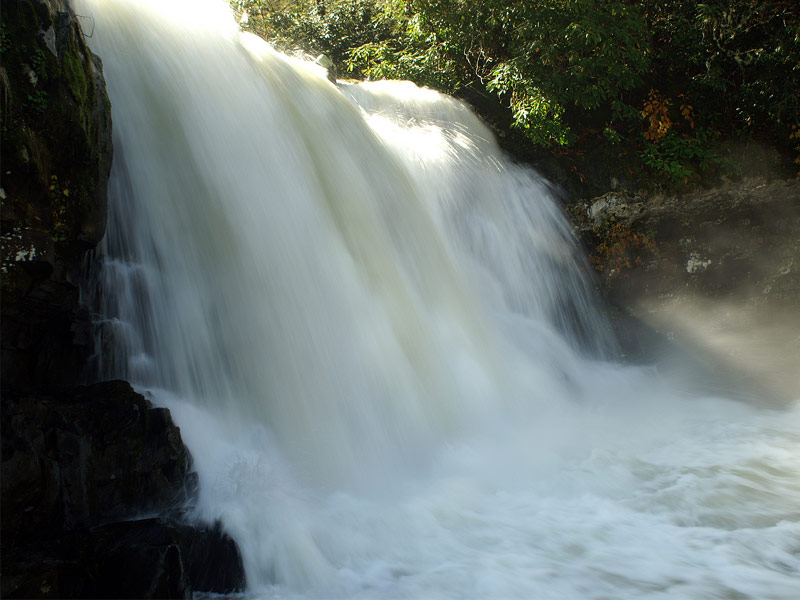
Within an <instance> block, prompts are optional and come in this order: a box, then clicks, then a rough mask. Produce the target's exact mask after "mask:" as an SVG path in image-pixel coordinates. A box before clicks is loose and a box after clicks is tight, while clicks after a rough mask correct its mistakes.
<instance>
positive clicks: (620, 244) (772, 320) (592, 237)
mask: <svg viewBox="0 0 800 600" xmlns="http://www.w3.org/2000/svg"><path fill="white" fill-rule="evenodd" d="M573 215H574V216H575V217H576V221H577V222H578V229H579V233H580V235H581V236H582V238H583V240H584V242H585V243H586V245H587V247H588V248H589V251H590V254H591V257H592V261H593V263H594V264H595V266H596V267H597V269H598V271H599V273H600V277H601V281H602V288H603V291H604V293H605V295H606V296H607V297H608V298H609V300H610V301H611V303H612V304H613V305H614V306H615V307H616V308H617V312H616V317H617V319H616V321H617V329H618V331H620V332H621V334H622V338H623V341H624V342H626V343H627V348H628V351H629V352H630V353H631V354H641V352H642V349H643V347H644V345H641V344H640V345H638V346H637V344H636V342H637V341H641V340H642V332H643V331H647V332H649V334H648V335H647V340H646V344H645V345H646V346H649V347H651V348H652V347H654V342H656V345H658V342H659V341H661V342H664V343H662V344H661V346H662V347H663V346H664V345H671V346H677V347H679V348H680V350H681V352H682V353H684V355H687V356H692V359H691V360H692V361H694V360H696V359H698V358H699V357H713V361H712V362H714V363H715V365H712V366H713V368H714V369H720V370H721V371H722V372H724V373H725V374H724V376H725V377H727V378H730V380H731V381H735V382H736V385H737V386H740V387H741V389H742V390H745V389H747V390H752V391H755V392H756V393H759V394H767V395H769V396H772V397H775V398H778V399H793V398H797V397H800V374H798V370H797V357H798V356H800V180H796V179H795V180H769V179H766V178H763V177H762V178H750V179H745V180H743V181H739V182H728V183H727V184H725V185H722V186H720V187H718V188H714V189H710V190H699V191H695V192H692V193H689V194H684V195H681V196H652V197H644V196H641V197H640V196H636V195H633V194H625V193H609V194H605V195H604V196H600V197H598V198H595V199H593V200H591V201H588V202H582V203H579V204H578V205H576V206H575V207H573ZM627 317H633V318H634V319H635V321H636V322H638V323H642V324H644V325H645V326H646V327H645V328H639V329H638V330H634V329H631V328H630V327H629V323H630V322H629V321H627V319H626V318H627ZM667 342H668V343H667ZM692 349H693V350H696V351H697V352H692V351H691V350H692ZM687 351H688V352H689V354H686V352H687ZM648 358H651V357H648ZM703 360H705V359H703Z"/></svg>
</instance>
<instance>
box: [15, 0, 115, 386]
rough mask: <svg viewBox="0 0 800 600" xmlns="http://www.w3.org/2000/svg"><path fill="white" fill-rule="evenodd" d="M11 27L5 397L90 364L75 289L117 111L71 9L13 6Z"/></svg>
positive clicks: (30, 0)
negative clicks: (113, 111) (8, 391)
mask: <svg viewBox="0 0 800 600" xmlns="http://www.w3.org/2000/svg"><path fill="white" fill-rule="evenodd" d="M2 25H3V29H2V46H3V47H2V52H3V66H2V69H0V84H2V94H0V97H1V98H2V103H3V107H2V108H3V121H2V136H3V169H2V170H3V173H2V184H1V186H2V187H0V199H2V212H1V213H0V215H1V216H2V255H0V270H2V293H3V313H2V327H3V339H2V352H3V354H2V378H3V385H4V387H8V386H12V387H15V388H29V389H31V388H33V387H39V388H41V387H43V386H44V385H45V384H50V385H53V386H59V385H63V384H67V383H69V382H70V381H71V380H73V379H74V378H75V373H76V372H78V371H80V369H81V366H82V365H83V364H85V362H86V359H87V358H88V355H89V353H90V352H91V347H90V343H89V317H88V313H86V312H85V310H82V309H80V308H79V303H78V296H79V294H78V289H77V287H76V285H75V281H76V280H77V278H78V277H79V273H80V268H81V262H82V260H83V256H84V253H85V252H86V251H87V250H89V249H91V248H93V247H94V246H95V245H96V244H97V242H98V241H99V240H100V238H101V237H102V235H103V232H104V230H105V219H106V195H107V194H106V183H107V180H108V176H109V172H110V168H111V158H112V145H111V107H110V103H109V101H108V96H107V95H106V92H105V84H104V82H103V76H102V65H101V63H100V59H99V58H97V57H96V56H94V55H93V54H92V53H91V52H90V51H89V49H88V48H87V46H86V44H85V42H84V39H83V34H82V32H81V29H80V27H79V25H78V22H77V19H76V18H75V17H74V15H71V14H70V12H69V11H68V8H67V6H66V5H65V4H64V3H63V2H61V1H59V0H50V1H48V2H44V1H42V0H39V1H37V0H4V2H3V4H2Z"/></svg>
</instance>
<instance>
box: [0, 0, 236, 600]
mask: <svg viewBox="0 0 800 600" xmlns="http://www.w3.org/2000/svg"><path fill="white" fill-rule="evenodd" d="M0 6H1V7H2V18H1V19H0V23H2V41H1V42H0V44H1V48H0V49H1V50H2V56H3V60H2V67H0V92H1V93H0V102H2V140H3V148H2V173H1V174H0V175H1V177H2V178H1V180H0V201H2V212H0V219H1V220H2V232H1V234H2V252H1V253H0V285H1V286H2V315H1V318H2V340H1V341H0V344H1V345H2V363H1V364H2V415H1V416H2V538H1V540H0V541H1V542H2V579H1V581H0V583H1V584H2V585H1V589H0V595H2V597H4V598H17V597H24V598H68V597H81V598H83V597H106V598H111V597H142V598H143V597H190V596H191V595H192V592H193V591H194V590H200V591H208V592H220V593H225V592H230V591H233V590H236V589H241V587H242V586H243V585H244V573H243V569H242V563H241V557H240V556H239V553H238V550H237V548H236V545H235V544H234V542H233V540H231V539H230V538H229V537H228V536H227V535H225V534H224V532H222V531H221V530H220V528H219V526H218V525H205V524H198V523H189V522H188V519H187V517H186V514H187V513H186V510H187V507H189V506H190V505H191V503H192V501H193V499H194V497H195V493H196V475H195V474H194V473H193V472H192V471H191V457H190V456H189V453H188V451H187V450H186V448H185V447H184V445H183V442H182V441H181V436H180V430H179V429H178V428H177V427H176V426H175V425H174V423H173V422H172V419H171V416H170V414H169V411H167V410H165V409H160V408H155V407H153V406H152V405H151V404H150V402H149V401H148V400H146V399H145V398H143V397H142V396H141V395H139V394H137V393H135V392H134V391H133V390H132V388H131V387H130V385H128V384H127V383H125V382H102V383H93V384H91V385H81V384H87V383H90V382H91V381H92V374H91V371H90V369H89V368H88V366H87V365H88V364H89V359H90V357H91V356H92V354H93V352H94V345H93V333H92V321H91V315H90V313H89V310H88V309H87V308H86V307H85V306H83V305H82V304H81V302H80V292H79V288H78V283H79V281H80V278H81V273H82V267H83V265H84V261H85V260H86V253H87V251H90V250H91V249H93V248H94V247H95V245H96V244H97V243H98V241H99V240H100V239H101V238H102V236H103V233H104V229H105V220H106V183H107V180H108V177H109V173H110V168H111V159H112V143H111V107H110V104H109V101H108V97H107V95H106V92H105V84H104V81H103V75H102V64H101V62H100V59H99V58H98V57H96V56H94V55H93V54H92V53H91V52H90V51H89V49H88V47H87V46H86V43H85V41H84V34H85V32H84V31H82V29H81V25H82V24H83V25H84V26H87V27H89V28H91V26H92V24H91V22H90V21H89V22H86V21H87V20H86V19H82V18H81V17H78V16H77V15H75V14H74V13H73V12H72V11H71V10H70V7H69V6H68V4H67V3H66V2H64V1H62V0H3V2H2V5H0ZM82 20H83V21H84V23H81V21H82ZM89 31H90V29H89Z"/></svg>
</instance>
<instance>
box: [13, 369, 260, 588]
mask: <svg viewBox="0 0 800 600" xmlns="http://www.w3.org/2000/svg"><path fill="white" fill-rule="evenodd" d="M2 403H3V406H2V410H3V421H2V446H3V447H2V501H3V511H2V530H3V540H2V541H3V544H2V560H3V576H2V586H3V590H2V595H3V597H52V598H68V597H69V598H75V597H86V598H107V597H117V598H122V597H128V598H167V597H169V598H182V597H190V595H191V592H192V590H198V591H207V592H219V593H226V592H231V591H234V590H240V589H242V587H243V585H244V572H243V568H242V561H241V556H240V554H239V551H238V549H237V547H236V544H235V543H234V542H233V540H232V539H231V538H230V537H228V536H227V535H226V534H225V533H224V532H223V531H222V530H221V528H220V526H219V525H218V524H216V525H213V526H211V525H206V524H202V523H198V524H189V523H187V522H185V519H182V514H183V509H184V508H185V507H186V505H187V504H190V503H191V502H192V500H193V498H194V497H195V493H196V487H197V479H196V475H195V474H194V473H193V472H192V471H191V458H190V456H189V454H188V451H187V450H186V448H185V447H184V445H183V443H182V441H181V438H180V430H179V429H178V428H177V427H176V426H175V425H174V424H173V423H172V420H171V418H170V414H169V411H167V410H166V409H163V408H156V407H153V406H152V405H151V404H150V402H149V401H147V400H146V399H145V398H144V397H143V396H141V395H139V394H137V393H136V392H134V391H133V390H132V389H131V387H130V385H129V384H127V383H126V382H123V381H110V382H104V383H100V384H95V385H92V386H87V387H80V388H76V389H73V390H70V391H68V392H63V393H61V394H53V395H48V396H36V395H31V394H15V393H10V394H4V396H3V398H2ZM148 514H151V515H161V517H159V518H145V519H142V518H141V517H142V516H143V515H148Z"/></svg>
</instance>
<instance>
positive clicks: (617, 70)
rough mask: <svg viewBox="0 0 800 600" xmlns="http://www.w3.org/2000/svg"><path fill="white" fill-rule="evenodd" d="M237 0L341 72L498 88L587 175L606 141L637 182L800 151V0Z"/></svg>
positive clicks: (509, 107) (270, 32) (284, 42)
mask: <svg viewBox="0 0 800 600" xmlns="http://www.w3.org/2000/svg"><path fill="white" fill-rule="evenodd" d="M231 3H232V4H233V5H234V7H235V8H236V9H237V10H238V11H239V13H240V14H241V15H242V16H243V17H244V15H246V17H244V19H243V25H244V27H245V28H247V29H249V30H251V31H253V32H255V33H257V34H259V35H262V36H264V37H266V38H267V39H269V40H270V41H272V42H273V43H274V44H275V45H276V46H277V47H279V48H280V49H283V50H290V51H291V50H301V51H304V52H306V53H309V54H314V55H316V54H325V55H327V56H328V57H330V58H331V59H332V60H333V62H334V64H335V65H336V67H337V70H338V73H339V76H340V77H341V76H346V74H347V73H349V74H350V76H351V77H356V78H364V77H366V78H372V79H378V78H401V79H410V80H412V81H415V82H417V83H418V84H422V85H428V86H431V87H434V88H437V89H439V90H442V91H445V92H448V93H452V94H456V95H461V96H464V97H467V98H475V97H483V98H487V97H488V98H491V99H492V100H493V101H494V102H495V103H500V105H502V107H503V108H504V109H505V110H506V112H507V114H508V116H509V120H510V122H511V124H512V125H513V127H515V128H517V129H518V130H520V131H522V132H523V133H524V134H525V138H526V141H527V142H529V143H531V144H533V145H534V146H535V147H538V148H539V149H540V151H544V153H549V154H559V155H561V156H562V157H564V158H565V159H566V160H567V162H568V163H569V164H571V165H572V168H573V171H574V172H575V174H576V175H577V176H579V177H582V176H583V174H582V171H583V170H585V169H586V168H587V167H588V163H589V158H588V157H591V160H592V161H593V162H597V157H598V155H599V154H602V155H603V156H605V157H606V161H605V162H606V163H608V166H613V167H614V168H616V169H617V170H618V171H620V173H622V174H623V175H624V173H623V170H625V171H627V173H628V174H629V175H630V176H631V178H632V179H634V180H635V179H637V178H639V177H642V176H644V177H648V178H650V179H651V180H652V179H655V180H656V181H660V182H663V183H667V184H670V183H672V184H674V183H677V182H683V181H690V180H691V181H700V180H703V179H708V178H709V177H710V178H713V177H714V176H716V175H719V174H735V169H736V165H735V164H734V162H733V161H732V160H730V157H729V150H730V148H731V147H732V146H733V145H732V144H731V141H732V140H742V139H748V140H751V139H752V140H757V141H759V142H762V143H764V144H767V145H769V146H771V147H773V148H776V149H777V150H778V151H779V152H780V153H782V155H783V156H784V157H788V160H789V162H791V160H795V162H798V161H800V158H798V154H800V2H797V0H709V1H707V2H689V1H685V0H670V1H669V2H664V1H663V0H638V1H633V0H469V1H468V0H314V1H312V0H232V2H231ZM487 106H488V104H487V103H486V102H484V106H483V107H482V108H483V110H482V112H483V113H484V114H485V116H486V113H491V112H492V109H491V108H488V109H487ZM489 116H490V117H491V115H489ZM600 162H601V163H602V162H603V161H600ZM795 170H796V166H795Z"/></svg>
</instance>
